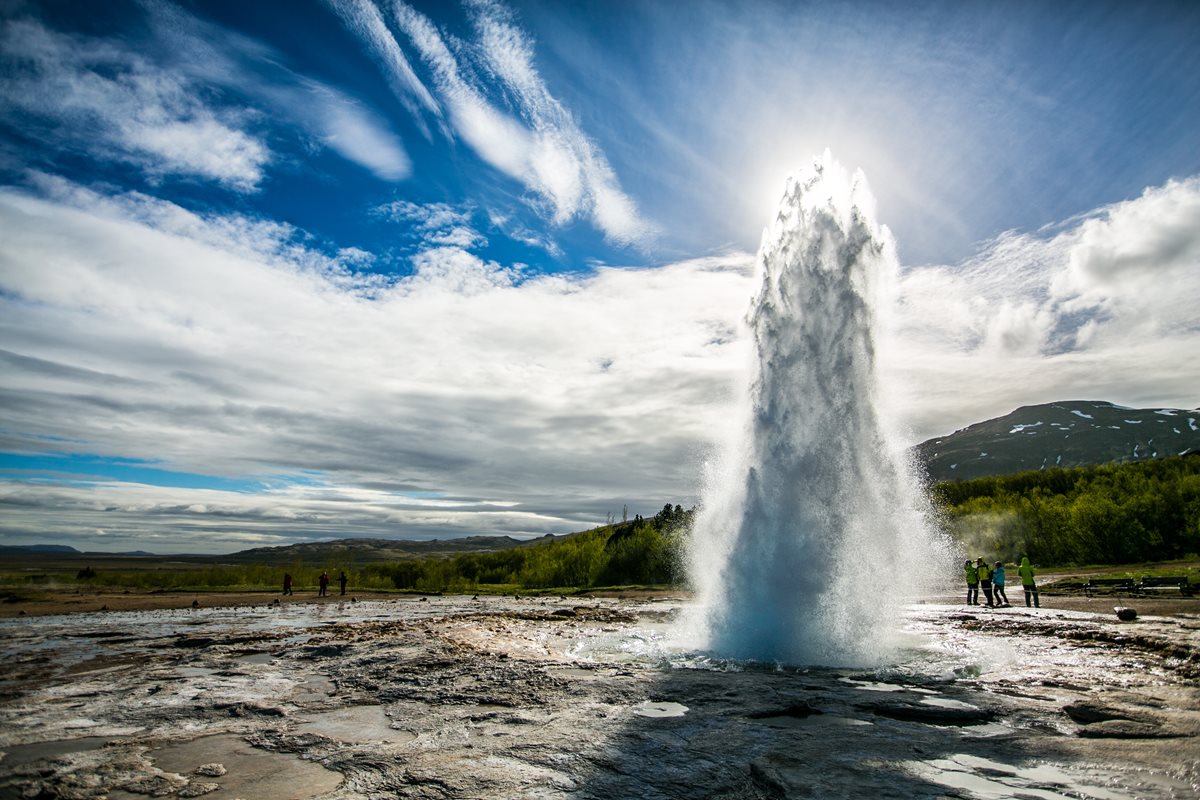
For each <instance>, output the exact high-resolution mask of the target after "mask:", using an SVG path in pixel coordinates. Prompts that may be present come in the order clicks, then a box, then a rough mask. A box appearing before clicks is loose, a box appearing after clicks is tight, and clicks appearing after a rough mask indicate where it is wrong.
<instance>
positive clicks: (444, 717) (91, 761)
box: [0, 597, 1200, 800]
mask: <svg viewBox="0 0 1200 800" xmlns="http://www.w3.org/2000/svg"><path fill="white" fill-rule="evenodd" d="M1197 610H1198V611H1200V606H1198V607H1197ZM679 611H680V606H679V603H678V602H677V601H663V602H648V601H631V600H614V599H582V600H581V599H578V598H572V599H569V600H567V599H520V600H518V599H514V598H487V599H483V600H474V599H471V598H466V597H435V598H428V599H427V600H426V599H422V600H418V599H416V598H406V599H402V600H392V601H382V602H359V603H337V604H328V605H295V606H283V607H273V608H266V607H263V606H258V607H254V608H250V607H242V608H200V609H196V610H190V609H189V610H173V611H130V612H108V613H104V614H74V615H64V616H51V617H40V618H22V619H9V620H4V621H0V647H2V651H3V653H4V658H5V660H6V668H5V669H4V670H3V671H2V672H0V750H2V751H3V752H4V756H3V758H2V759H0V798H9V797H42V798H54V797H62V798H76V797H78V798H93V797H110V798H124V799H125V800H130V799H131V798H132V799H134V800H140V799H141V798H148V797H167V798H177V797H178V798H183V797H201V796H203V797H208V798H214V799H215V798H238V797H240V798H245V800H251V799H254V800H274V799H275V798H279V799H284V798H297V799H300V798H385V797H387V798H393V797H401V798H483V797H487V798H530V797H532V798H626V797H628V798H635V797H636V798H791V797H867V796H874V797H885V798H887V797H895V798H911V797H960V798H961V797H978V798H1006V797H1019V798H1051V797H1073V798H1125V797H1146V798H1166V797H1179V798H1194V797H1196V796H1197V795H1198V793H1200V614H1197V613H1187V612H1184V613H1179V614H1176V615H1174V616H1170V617H1166V616H1164V617H1154V616H1147V615H1145V614H1143V616H1141V617H1140V618H1139V619H1138V620H1137V621H1136V622H1132V623H1122V622H1119V621H1118V620H1117V619H1116V617H1115V616H1114V615H1113V614H1112V613H1111V609H1109V610H1108V613H1104V614H1097V613H1088V612H1075V611H1064V610H1055V609H1050V608H1043V609H1030V610H1027V609H1025V608H1013V609H1004V610H995V611H993V610H967V609H965V607H960V606H951V605H937V604H922V605H914V606H911V607H909V608H908V609H907V610H906V611H902V612H900V613H904V614H905V615H906V616H905V625H906V637H907V641H908V646H907V648H906V649H905V650H904V651H903V652H902V653H901V654H900V656H899V657H898V658H897V659H895V662H894V663H893V664H892V665H891V666H889V667H887V668H882V669H877V670H835V669H813V668H810V669H803V668H795V667H787V666H776V665H762V664H748V663H735V662H723V661H719V660H712V659H708V658H705V657H704V656H703V655H701V654H696V653H688V652H685V651H680V650H678V649H674V648H672V647H671V646H670V645H669V643H668V637H667V634H668V632H669V630H670V629H671V626H672V624H673V621H674V620H675V618H676V615H677V614H678V612H679Z"/></svg>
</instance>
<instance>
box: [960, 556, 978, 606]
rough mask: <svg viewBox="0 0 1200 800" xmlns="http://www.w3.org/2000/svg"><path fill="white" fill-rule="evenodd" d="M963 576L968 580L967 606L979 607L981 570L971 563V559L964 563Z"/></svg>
mask: <svg viewBox="0 0 1200 800" xmlns="http://www.w3.org/2000/svg"><path fill="white" fill-rule="evenodd" d="M963 574H964V575H965V576H966V578H967V605H969V606H977V605H979V569H978V568H976V566H975V565H974V564H972V563H971V559H969V558H968V559H967V560H966V561H964V562H963Z"/></svg>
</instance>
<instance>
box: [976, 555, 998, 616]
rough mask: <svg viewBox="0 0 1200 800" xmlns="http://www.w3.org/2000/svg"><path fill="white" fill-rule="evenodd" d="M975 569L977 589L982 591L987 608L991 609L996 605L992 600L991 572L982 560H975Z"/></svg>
mask: <svg viewBox="0 0 1200 800" xmlns="http://www.w3.org/2000/svg"><path fill="white" fill-rule="evenodd" d="M975 569H977V570H979V588H981V589H983V596H984V597H986V598H987V604H988V608H991V607H993V606H994V605H996V603H995V601H994V600H993V599H992V570H991V568H990V567H989V566H988V564H987V562H986V561H984V560H983V559H982V558H977V559H975ZM976 599H978V598H976Z"/></svg>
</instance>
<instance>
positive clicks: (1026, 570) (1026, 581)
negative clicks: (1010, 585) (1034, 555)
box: [1017, 556, 1042, 608]
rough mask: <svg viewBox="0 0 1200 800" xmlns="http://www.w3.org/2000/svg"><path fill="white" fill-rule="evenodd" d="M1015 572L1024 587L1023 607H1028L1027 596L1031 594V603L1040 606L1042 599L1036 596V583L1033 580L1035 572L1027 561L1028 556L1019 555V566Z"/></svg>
mask: <svg viewBox="0 0 1200 800" xmlns="http://www.w3.org/2000/svg"><path fill="white" fill-rule="evenodd" d="M1017 574H1018V575H1020V576H1021V586H1022V587H1023V588H1024V589H1025V607H1026V608H1029V598H1030V596H1031V595H1032V596H1033V605H1034V606H1035V607H1037V608H1041V607H1042V601H1041V600H1040V599H1039V598H1038V590H1037V583H1035V582H1034V580H1033V576H1034V575H1036V574H1037V573H1036V572H1034V571H1033V565H1032V564H1030V563H1029V556H1021V566H1019V567H1017Z"/></svg>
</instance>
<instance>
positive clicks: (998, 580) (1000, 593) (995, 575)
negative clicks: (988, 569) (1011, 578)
mask: <svg viewBox="0 0 1200 800" xmlns="http://www.w3.org/2000/svg"><path fill="white" fill-rule="evenodd" d="M1005 580H1007V578H1005V576H1004V562H1003V561H997V562H996V568H995V569H994V570H992V590H993V591H995V593H996V605H1000V603H1001V601H1003V602H1004V605H1005V607H1008V606H1011V605H1012V603H1010V602H1008V595H1007V594H1006V593H1005V591H1004V582H1005Z"/></svg>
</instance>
